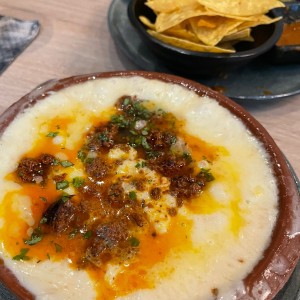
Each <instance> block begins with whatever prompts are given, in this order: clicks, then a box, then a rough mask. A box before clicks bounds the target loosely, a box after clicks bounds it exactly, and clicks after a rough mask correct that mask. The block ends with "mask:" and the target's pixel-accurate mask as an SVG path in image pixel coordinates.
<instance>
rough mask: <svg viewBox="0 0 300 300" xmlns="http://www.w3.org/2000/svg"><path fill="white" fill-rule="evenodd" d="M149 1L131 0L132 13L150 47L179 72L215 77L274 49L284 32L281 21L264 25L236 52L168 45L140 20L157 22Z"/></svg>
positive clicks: (132, 17) (253, 32) (143, 38)
mask: <svg viewBox="0 0 300 300" xmlns="http://www.w3.org/2000/svg"><path fill="white" fill-rule="evenodd" d="M145 2H146V0H131V1H130V2H129V5H128V16H129V19H130V21H131V23H132V24H133V26H134V27H135V29H136V30H137V32H138V34H139V35H140V37H141V39H142V41H143V42H144V43H145V44H147V46H148V47H149V49H151V50H152V52H153V53H154V54H155V55H156V56H157V57H158V58H160V59H161V61H162V63H164V64H165V65H166V66H167V67H168V68H170V69H171V70H173V71H175V72H176V73H177V74H181V75H184V74H188V75H200V76H201V75H203V76H215V75H218V74H220V73H224V72H227V71H230V70H233V69H236V68H238V67H241V66H243V65H245V64H247V63H249V62H251V61H252V60H253V59H255V58H257V57H259V56H261V55H263V54H264V53H266V52H267V51H268V50H270V49H271V48H272V47H273V46H274V45H275V43H276V42H277V40H278V39H279V38H280V35H281V33H282V28H283V23H282V21H278V22H276V23H272V24H270V25H260V26H257V27H255V28H253V30H252V36H253V38H254V42H239V43H237V44H236V45H235V48H236V52H235V53H223V54H222V53H208V52H196V51H191V50H186V49H182V48H178V47H175V46H172V45H169V44H166V43H164V42H162V41H160V40H158V39H156V38H154V37H152V36H151V35H150V34H148V33H147V28H146V26H145V25H144V24H143V23H142V22H141V21H140V20H139V17H140V16H145V17H147V18H148V19H149V20H150V21H151V22H154V21H155V19H156V16H155V14H154V12H153V11H152V10H151V9H150V8H149V7H148V6H146V5H145Z"/></svg>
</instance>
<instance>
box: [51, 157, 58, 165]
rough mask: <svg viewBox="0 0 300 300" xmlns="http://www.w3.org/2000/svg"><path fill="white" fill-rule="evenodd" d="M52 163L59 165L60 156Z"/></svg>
mask: <svg viewBox="0 0 300 300" xmlns="http://www.w3.org/2000/svg"><path fill="white" fill-rule="evenodd" d="M52 164H53V166H58V165H59V159H58V158H54V160H53V163H52Z"/></svg>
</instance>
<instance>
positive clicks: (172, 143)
mask: <svg viewBox="0 0 300 300" xmlns="http://www.w3.org/2000/svg"><path fill="white" fill-rule="evenodd" d="M176 142H177V137H176V136H175V135H172V136H171V137H170V144H171V145H174V144H175V143H176Z"/></svg>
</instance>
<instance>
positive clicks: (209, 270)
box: [0, 76, 278, 300]
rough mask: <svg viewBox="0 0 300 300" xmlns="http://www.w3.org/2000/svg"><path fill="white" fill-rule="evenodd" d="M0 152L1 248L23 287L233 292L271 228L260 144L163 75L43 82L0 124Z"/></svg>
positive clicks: (94, 292) (41, 293)
mask: <svg viewBox="0 0 300 300" xmlns="http://www.w3.org/2000/svg"><path fill="white" fill-rule="evenodd" d="M0 155H1V157H2V158H4V157H5V158H6V159H4V160H3V161H2V164H1V168H0V240H1V248H0V253H1V258H2V259H3V261H4V263H5V265H6V266H7V267H8V268H9V269H10V270H11V271H12V272H13V274H14V275H15V276H16V277H17V278H18V280H19V281H20V283H21V284H22V286H24V287H25V288H26V289H27V290H28V291H30V292H31V293H32V294H33V295H35V297H36V299H83V298H84V299H105V300H109V299H149V300H152V299H175V298H176V299H178V300H184V299H195V300H196V299H201V300H206V299H233V297H234V295H235V294H234V293H235V291H236V289H239V290H241V291H242V290H243V289H244V286H243V279H244V278H245V277H246V276H247V275H248V274H249V273H250V272H251V271H252V269H253V268H254V266H255V265H256V264H257V263H258V261H259V260H260V259H261V258H262V256H263V252H264V250H265V249H266V247H267V246H268V245H269V243H270V240H271V235H272V230H273V227H274V224H275V222H276V216H277V210H278V209H277V205H278V195H277V193H278V191H277V185H276V180H275V177H274V175H273V174H272V170H271V166H270V163H269V160H268V155H267V153H266V152H265V150H264V149H263V147H262V146H261V144H260V142H259V141H257V139H256V138H255V137H254V136H253V135H251V133H249V131H248V130H247V128H246V127H245V126H244V125H243V123H242V122H241V121H240V120H239V119H238V118H236V117H235V116H234V115H232V114H231V113H230V112H229V111H228V110H227V109H225V108H223V107H222V106H220V105H219V104H218V102H217V101H215V100H214V99H211V98H209V97H206V96H204V97H200V96H199V95H197V94H196V93H194V92H193V91H190V90H188V89H186V88H184V87H182V86H179V85H176V84H171V83H164V82H161V81H158V80H149V79H145V78H141V77H134V76H133V77H128V78H109V79H96V80H93V81H88V82H85V83H81V84H77V85H73V86H71V87H68V88H65V89H62V90H60V91H58V92H53V93H52V94H51V95H49V96H48V97H47V98H45V99H43V100H42V101H38V102H37V103H36V104H35V105H34V106H33V107H30V108H27V109H25V110H24V112H22V113H20V114H19V115H18V116H17V117H16V118H15V119H14V121H13V122H12V123H11V124H10V125H9V126H8V128H7V129H6V130H5V131H4V133H3V135H2V136H1V138H0Z"/></svg>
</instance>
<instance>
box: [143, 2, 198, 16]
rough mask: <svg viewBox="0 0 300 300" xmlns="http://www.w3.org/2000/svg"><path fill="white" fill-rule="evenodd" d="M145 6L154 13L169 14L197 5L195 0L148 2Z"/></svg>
mask: <svg viewBox="0 0 300 300" xmlns="http://www.w3.org/2000/svg"><path fill="white" fill-rule="evenodd" d="M145 4H146V5H147V6H148V7H150V8H151V9H152V10H153V11H155V12H158V13H162V12H163V13H169V12H172V11H174V10H178V9H180V8H182V7H184V6H187V5H192V4H197V0H150V1H147V2H146V3H145Z"/></svg>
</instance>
